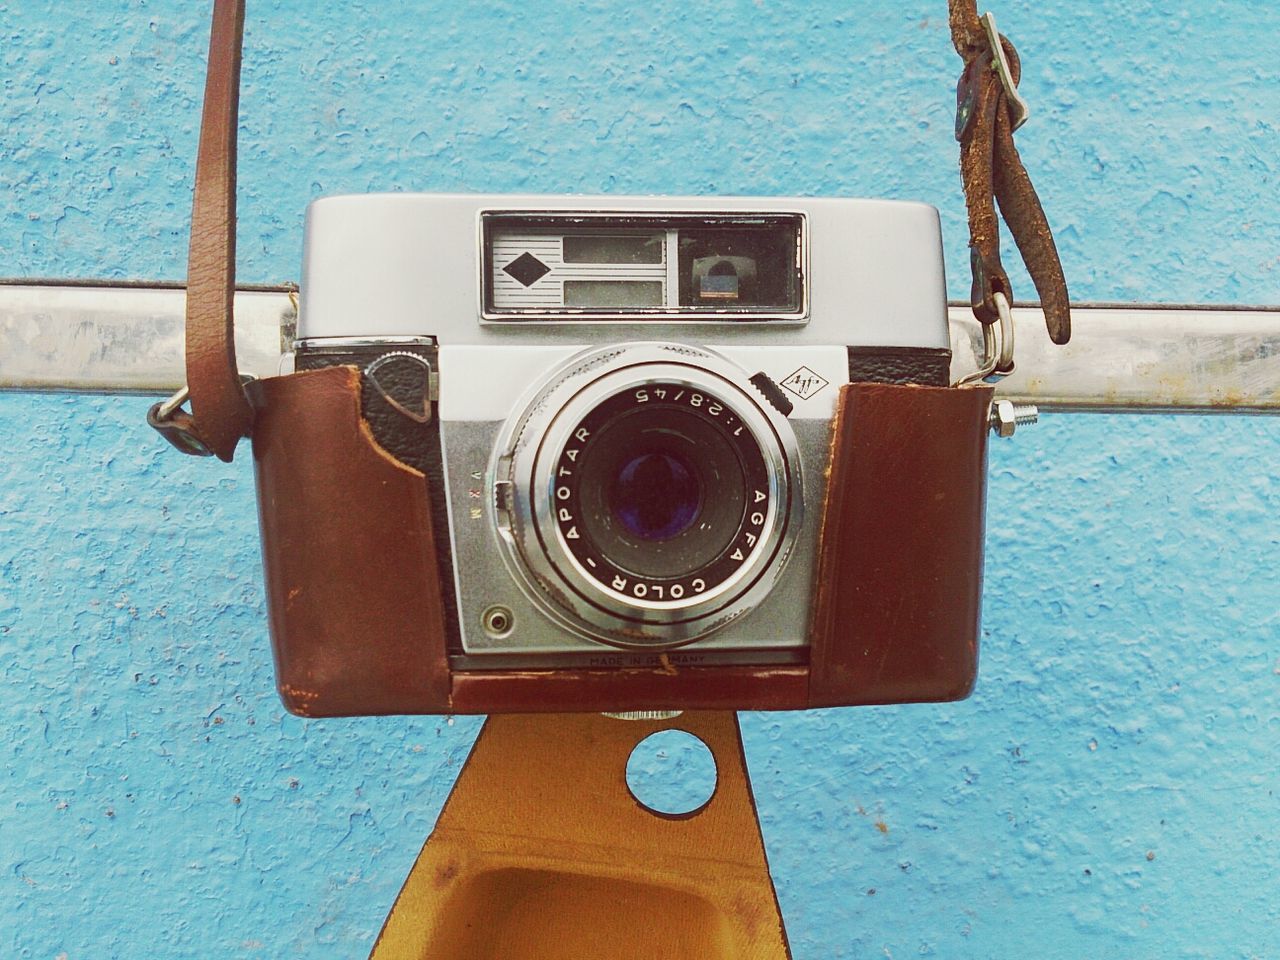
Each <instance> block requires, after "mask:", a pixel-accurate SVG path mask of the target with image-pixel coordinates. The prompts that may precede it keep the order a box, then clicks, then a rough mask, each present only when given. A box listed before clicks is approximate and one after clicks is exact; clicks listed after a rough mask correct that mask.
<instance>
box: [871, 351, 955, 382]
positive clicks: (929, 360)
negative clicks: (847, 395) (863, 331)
mask: <svg viewBox="0 0 1280 960" xmlns="http://www.w3.org/2000/svg"><path fill="white" fill-rule="evenodd" d="M849 382H850V383H898V384H904V383H916V384H921V385H922V386H926V387H946V386H950V384H951V351H950V350H948V349H946V348H944V347H850V348H849Z"/></svg>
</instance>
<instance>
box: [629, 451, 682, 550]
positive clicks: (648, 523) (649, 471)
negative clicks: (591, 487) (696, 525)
mask: <svg viewBox="0 0 1280 960" xmlns="http://www.w3.org/2000/svg"><path fill="white" fill-rule="evenodd" d="M701 505H702V490H701V487H700V486H699V484H698V478H697V474H696V473H695V471H694V468H693V467H692V466H691V465H690V464H689V462H688V461H687V460H685V459H684V457H681V456H678V455H675V454H671V453H666V452H662V451H655V452H653V453H641V454H639V455H637V456H633V457H632V458H631V459H630V460H628V461H627V462H626V463H625V464H623V467H622V469H621V470H620V471H619V472H618V477H617V479H616V480H614V482H613V487H612V489H611V490H610V491H609V506H610V507H611V508H612V510H613V515H614V516H615V517H617V518H618V521H619V522H620V523H621V524H622V526H623V527H624V528H626V530H627V531H628V532H629V533H631V534H632V535H634V536H637V537H639V538H640V539H641V540H669V539H670V538H671V537H674V536H677V535H678V534H681V533H684V531H686V530H688V529H689V526H690V524H692V523H693V521H694V520H695V519H697V516H698V508H699V507H700V506H701Z"/></svg>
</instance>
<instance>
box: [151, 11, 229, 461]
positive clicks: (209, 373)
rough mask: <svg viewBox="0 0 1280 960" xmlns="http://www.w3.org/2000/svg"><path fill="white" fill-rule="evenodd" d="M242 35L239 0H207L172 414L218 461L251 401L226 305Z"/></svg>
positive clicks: (223, 455) (178, 425) (227, 304)
mask: <svg viewBox="0 0 1280 960" xmlns="http://www.w3.org/2000/svg"><path fill="white" fill-rule="evenodd" d="M243 35H244V0H214V7H213V30H212V33H211V35H210V39H209V66H208V75H207V77H206V80H205V90H204V114H203V116H202V118H201V121H200V147H199V152H198V153H197V156H196V184H195V196H194V199H193V202H192V209H191V247H190V252H189V254H188V259H187V386H188V389H189V390H190V394H191V415H190V416H189V417H188V416H186V415H181V411H177V414H178V415H175V417H174V423H175V426H177V427H178V429H180V430H184V431H185V432H186V433H187V434H189V435H191V437H192V438H194V440H195V441H196V443H197V444H199V445H203V446H204V447H205V448H206V450H207V452H212V453H214V454H216V455H217V456H218V457H219V458H220V459H222V460H226V461H230V460H231V457H232V455H233V454H234V453H235V449H236V444H237V443H239V442H240V438H241V437H245V436H248V435H249V432H250V429H251V428H252V426H253V408H252V407H251V406H250V405H249V400H248V398H247V397H246V396H245V393H244V388H243V385H242V383H241V379H240V374H239V371H238V369H237V367H236V346H235V315H234V309H233V304H234V297H235V286H236V126H237V123H238V118H239V108H240V56H241V45H242V40H243ZM179 415H180V416H179ZM153 425H154V424H153ZM162 432H163V431H162ZM170 439H172V438H170ZM179 448H180V449H183V448H182V447H179ZM194 452H206V451H200V450H196V451H194Z"/></svg>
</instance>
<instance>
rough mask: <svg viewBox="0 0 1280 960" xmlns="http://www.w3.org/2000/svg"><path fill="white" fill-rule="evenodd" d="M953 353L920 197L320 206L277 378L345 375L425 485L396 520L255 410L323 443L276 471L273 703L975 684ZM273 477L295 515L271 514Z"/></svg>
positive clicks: (432, 200)
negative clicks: (374, 531)
mask: <svg viewBox="0 0 1280 960" xmlns="http://www.w3.org/2000/svg"><path fill="white" fill-rule="evenodd" d="M949 364H950V343H949V335H948V326H947V315H946V300H945V288H944V278H943V262H942V253H941V242H940V231H939V223H938V216H937V212H936V211H935V210H934V209H933V208H932V207H929V206H926V205H922V204H913V203H902V202H888V201H871V200H844V199H783V198H770V199H758V198H757V199H728V198H702V199H691V198H611V197H610V198H584V197H519V196H445V195H411V194H397V195H373V196H343V197H332V198H326V199H321V200H318V201H316V202H314V203H313V204H312V205H311V207H310V208H309V211H308V216H307V226H306V237H305V249H304V265H303V278H302V287H301V306H300V312H299V317H298V325H297V339H296V342H295V346H294V365H295V369H296V370H297V371H298V373H297V374H295V375H294V376H291V377H282V378H277V379H278V380H280V381H296V382H299V383H305V382H306V378H307V377H309V376H310V377H315V378H317V382H318V375H319V373H320V371H324V370H327V369H329V368H332V367H344V368H352V367H354V368H356V370H358V371H359V379H358V387H353V389H358V391H359V416H360V419H361V431H362V432H363V435H364V437H365V441H366V442H367V443H368V444H369V445H370V446H372V447H374V448H376V450H377V452H378V453H379V454H380V455H382V456H383V457H384V459H386V460H388V461H391V463H390V464H380V465H379V467H378V469H395V470H396V471H397V473H396V477H402V478H403V479H404V480H405V482H406V483H408V484H419V485H421V486H422V487H425V490H424V491H423V500H422V506H421V513H418V514H411V513H408V512H406V513H405V514H404V515H403V516H401V515H399V511H400V510H401V509H402V508H401V506H399V505H397V503H396V502H395V501H390V502H388V501H386V500H385V498H382V494H381V493H380V492H378V491H375V490H373V486H372V481H354V480H353V481H350V482H349V483H348V482H346V481H344V480H343V479H342V471H343V469H344V466H343V464H344V463H346V462H347V461H348V460H349V459H350V457H348V455H347V454H344V453H342V452H341V450H340V449H338V448H340V447H341V445H342V444H343V443H359V442H360V440H359V439H356V440H354V441H353V440H340V439H337V438H331V439H329V440H326V438H325V437H323V436H319V437H314V438H312V439H310V440H307V441H291V440H289V439H287V438H288V437H290V436H291V435H292V433H291V428H290V426H289V424H287V423H282V424H281V425H280V426H279V427H278V428H272V427H268V429H267V431H266V433H267V434H268V437H267V439H266V440H264V441H263V442H264V444H266V445H268V446H269V445H271V444H273V443H274V444H276V445H277V446H278V445H279V444H280V443H292V442H305V443H309V444H310V445H311V448H309V449H305V450H304V449H298V450H296V451H294V452H293V453H292V454H291V456H290V457H289V459H292V460H302V461H309V462H310V463H311V464H312V466H310V467H306V468H304V467H300V466H299V467H296V468H294V469H295V474H296V475H292V474H287V473H286V474H280V475H278V476H277V475H275V474H272V473H270V472H268V475H267V476H266V477H265V479H264V477H263V475H262V472H261V471H260V477H259V483H260V485H262V486H264V489H263V490H262V492H263V494H264V496H263V498H262V502H263V508H262V509H263V536H264V556H265V558H266V566H267V578H268V588H269V589H268V592H269V600H270V606H271V619H272V630H273V638H274V640H275V645H276V659H277V668H278V674H279V677H280V686H281V691H282V694H283V695H284V697H285V701H286V703H287V704H289V705H290V706H291V708H293V709H295V710H297V711H298V712H302V713H310V714H322V713H387V712H435V711H444V710H457V711H464V712H465V711H475V712H480V711H486V712H492V711H495V710H504V709H510V710H518V709H540V710H567V709H646V708H680V707H724V706H735V707H737V706H740V707H802V706H809V705H815V704H822V703H857V702H864V703H865V702H892V701H897V700H928V699H950V698H955V697H958V696H964V695H965V694H966V693H967V692H968V690H969V688H970V686H971V684H972V681H973V670H974V667H975V665H976V637H977V604H978V595H979V592H980V584H981V565H982V552H981V539H982V502H983V491H984V476H985V437H986V418H987V405H988V403H989V399H990V397H989V391H987V390H985V389H982V388H979V389H977V390H961V389H956V388H952V387H950V386H948V384H949V382H950V380H949ZM334 375H335V374H334V373H333V372H332V371H331V372H330V376H334ZM305 405H306V401H305V399H299V400H298V401H297V406H298V411H297V415H298V417H299V418H305V417H306V416H307V410H306V409H305ZM273 409H275V410H277V411H278V410H280V409H281V405H280V404H279V403H275V404H273ZM277 416H279V414H277ZM366 428H367V429H366ZM259 432H261V425H260V431H259ZM276 434H278V435H279V436H280V437H281V438H285V439H281V440H272V439H271V437H272V436H273V435H276ZM353 436H354V433H353ZM257 444H258V440H257V439H256V438H255V449H257ZM366 453H367V451H366ZM351 456H355V454H352V455H351ZM361 456H365V453H362V454H361ZM278 459H281V460H283V459H285V458H283V457H281V458H278ZM318 464H329V466H318ZM303 470H306V471H309V472H305V473H298V472H297V471H303ZM396 482H399V480H397V481H396ZM362 483H363V484H365V485H364V486H362V485H361V484H362ZM833 485H838V486H839V489H834V488H833ZM384 486H385V484H384ZM272 487H278V488H284V487H287V488H288V489H268V488H272ZM406 489H411V488H408V487H407V488H406ZM416 496H417V495H416V494H415V495H414V497H411V498H410V499H415V498H416ZM281 498H283V499H284V500H286V501H287V502H288V504H289V506H288V508H287V509H288V510H289V511H290V516H291V517H296V519H287V518H280V517H268V515H267V514H268V512H270V511H272V510H274V509H276V508H275V507H274V506H273V504H274V503H276V502H277V501H279V500H280V499H281ZM373 499H377V500H378V503H377V504H376V505H373V506H371V505H370V503H368V502H367V501H369V500H373ZM939 501H945V503H943V504H942V505H941V506H940V505H939ZM389 504H390V505H389ZM406 509H407V508H406ZM388 513H391V514H392V515H391V516H388ZM309 514H313V515H309ZM343 523H345V524H346V525H347V526H348V527H349V528H350V529H351V530H358V531H359V532H360V538H361V539H363V540H368V539H369V538H370V534H369V528H370V525H377V524H385V525H386V530H387V537H388V538H390V539H393V540H398V538H400V537H402V536H405V535H407V534H406V533H405V531H409V530H410V529H411V528H412V527H414V526H415V525H420V526H423V527H429V528H430V529H429V530H424V531H423V533H424V535H427V536H428V540H429V547H428V548H427V549H429V551H430V553H431V556H429V557H423V556H421V555H420V554H421V553H422V550H423V547H422V544H420V543H417V542H416V541H415V543H416V544H417V545H416V546H415V545H413V544H411V545H410V547H409V548H404V547H403V546H400V547H392V546H390V545H388V547H387V552H388V553H398V554H402V555H403V556H400V558H399V559H395V560H390V559H389V558H388V556H387V555H384V554H383V553H382V552H379V551H378V549H377V548H376V546H375V547H369V548H366V547H359V548H355V547H351V545H350V544H351V540H352V539H353V537H352V536H350V535H348V536H346V537H345V539H344V538H343V537H339V536H337V535H334V536H332V537H326V534H325V531H326V530H329V529H331V528H334V525H335V524H339V525H341V524H343ZM295 527H298V528H299V529H297V530H296V531H295V530H294V528H295ZM375 540H376V538H375ZM353 550H354V551H355V553H352V551H353ZM415 551H417V552H416V553H415ZM299 554H305V556H299ZM405 556H407V557H409V559H405ZM944 567H945V568H946V569H943V568H944ZM375 580H376V584H377V585H376V588H374V589H371V590H370V591H369V592H368V595H365V596H362V592H361V590H360V589H359V585H360V584H361V583H362V582H363V583H366V584H370V585H372V584H373V582H374V581H375ZM388 580H391V581H393V582H392V583H391V585H390V586H388V584H387V581H388ZM349 584H354V587H353V586H350V585H349ZM388 591H390V595H389V594H388ZM397 591H399V592H397ZM335 592H336V593H338V594H341V595H342V597H343V599H342V601H341V603H329V602H327V600H326V599H325V598H327V597H329V596H330V595H332V594H333V593H335ZM401 594H403V597H402V598H401V599H397V598H400V597H401ZM418 594H426V595H428V601H427V602H426V607H429V608H431V610H428V611H427V612H425V613H424V612H423V610H424V609H425V608H424V607H423V606H422V603H423V601H422V599H421V598H420V597H418V596H417V595H418ZM396 606H403V607H404V610H405V612H404V613H403V614H397V613H394V612H392V613H390V614H389V613H388V611H387V610H386V609H382V608H386V607H396ZM352 607H354V608H356V610H355V612H354V613H348V612H344V611H346V610H347V608H352ZM362 607H363V609H361V608H362ZM372 607H378V609H372ZM415 610H416V611H417V612H416V613H415V612H413V611H415ZM362 618H363V619H362ZM824 691H825V692H824Z"/></svg>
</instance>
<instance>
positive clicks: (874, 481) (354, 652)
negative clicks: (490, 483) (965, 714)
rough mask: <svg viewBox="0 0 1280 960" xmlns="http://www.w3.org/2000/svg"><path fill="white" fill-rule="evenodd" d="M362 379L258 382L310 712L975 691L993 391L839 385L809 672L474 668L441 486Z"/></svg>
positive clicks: (283, 581)
mask: <svg viewBox="0 0 1280 960" xmlns="http://www.w3.org/2000/svg"><path fill="white" fill-rule="evenodd" d="M359 378H360V374H359V372H358V371H357V370H356V369H355V368H352V367H330V368H326V369H321V370H314V371H307V372H303V373H295V374H292V375H290V376H284V377H276V378H273V379H269V380H260V381H257V382H255V383H253V384H251V385H250V386H249V395H250V399H251V400H252V402H253V405H254V408H255V418H254V429H253V455H254V462H255V465H256V472H257V484H258V503H259V511H260V519H261V529H262V550H263V557H264V563H265V567H266V580H267V597H268V606H269V609H270V620H271V636H272V642H273V646H274V650H275V661H276V679H277V684H278V686H279V690H280V695H281V698H282V699H283V700H284V703H285V705H286V706H287V707H288V708H289V709H290V710H291V711H293V712H294V713H297V714H301V715H303V716H313V717H316V716H349V715H357V714H399V713H503V712H529V711H560V712H563V711H575V710H584V711H585V710H593V711H594V710H611V711H617V710H641V709H685V710H691V709H756V710H762V709H763V710H790V709H800V708H804V707H818V706H837V705H851V704H871V703H904V702H917V701H937V700H955V699H960V698H963V697H965V696H967V695H968V693H969V691H970V689H971V688H972V686H973V681H974V676H975V673H976V669H977V652H978V618H979V609H980V600H981V592H982V542H983V519H984V500H985V489H986V444H987V435H988V426H987V417H988V409H989V406H990V402H991V393H992V391H991V388H989V387H976V388H953V387H924V386H900V385H895V384H882V383H853V384H849V385H847V386H845V387H844V388H842V391H841V396H840V403H839V408H838V413H837V417H836V421H835V424H834V427H833V432H832V436H833V442H832V452H831V464H830V479H829V482H828V499H827V503H826V505H825V510H824V511H823V514H822V515H823V527H822V536H821V546H820V556H819V563H818V576H817V585H816V593H815V604H814V615H813V621H812V626H811V631H810V638H809V639H810V645H809V663H808V665H807V666H781V667H780V666H760V667H751V666H710V667H676V666H671V667H669V668H667V669H660V670H655V669H649V668H645V669H615V670H588V669H568V670H566V669H557V670H550V669H548V670H492V671H476V670H467V671H460V670H452V669H451V668H450V665H449V659H448V653H447V649H446V644H447V635H446V630H445V626H444V617H443V606H442V599H441V591H440V579H439V570H438V565H437V550H438V549H439V548H443V549H448V544H436V543H435V542H434V538H433V536H432V525H431V517H430V510H431V505H430V498H429V496H428V491H427V486H426V484H427V482H428V481H427V480H426V478H424V477H423V475H422V474H421V473H419V472H418V471H416V470H413V469H411V468H409V467H406V466H404V465H403V464H401V463H399V462H398V461H397V460H395V459H394V458H393V457H391V456H390V455H389V454H387V453H386V452H385V451H383V450H382V449H381V448H380V447H379V446H378V445H377V443H376V442H375V440H374V439H373V436H372V434H371V433H370V431H369V429H368V427H367V425H366V424H365V422H364V421H363V419H362V418H361V414H360V379H359ZM495 562H497V558H495Z"/></svg>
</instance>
